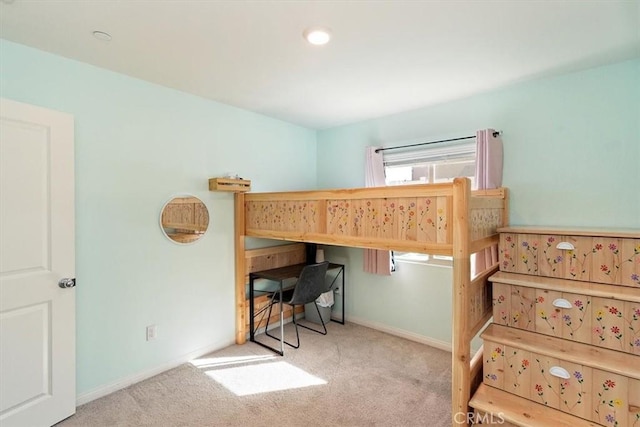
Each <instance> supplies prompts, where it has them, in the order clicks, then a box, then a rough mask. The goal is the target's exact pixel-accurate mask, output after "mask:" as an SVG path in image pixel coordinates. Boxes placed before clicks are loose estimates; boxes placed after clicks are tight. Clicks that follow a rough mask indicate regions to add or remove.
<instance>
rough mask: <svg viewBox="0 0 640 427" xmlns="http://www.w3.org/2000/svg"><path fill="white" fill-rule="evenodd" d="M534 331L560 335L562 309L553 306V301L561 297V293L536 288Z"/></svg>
mask: <svg viewBox="0 0 640 427" xmlns="http://www.w3.org/2000/svg"><path fill="white" fill-rule="evenodd" d="M535 292H536V296H535V302H536V321H535V322H536V328H535V330H536V332H539V333H542V334H546V335H554V336H561V335H562V321H563V318H562V317H563V316H562V311H561V309H560V308H557V307H555V306H554V301H558V300H560V299H561V298H562V293H560V292H554V291H548V290H542V289H536V291H535Z"/></svg>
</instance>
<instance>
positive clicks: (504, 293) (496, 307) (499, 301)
mask: <svg viewBox="0 0 640 427" xmlns="http://www.w3.org/2000/svg"><path fill="white" fill-rule="evenodd" d="M492 295H493V297H492V298H493V301H492V302H493V321H494V323H497V324H500V325H505V326H509V325H510V318H511V286H510V285H505V284H504V283H494V284H493V292H492Z"/></svg>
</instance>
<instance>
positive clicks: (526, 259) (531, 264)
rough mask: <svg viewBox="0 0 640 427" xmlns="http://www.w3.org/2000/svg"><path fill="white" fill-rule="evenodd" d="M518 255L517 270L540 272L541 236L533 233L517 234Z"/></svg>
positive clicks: (525, 272)
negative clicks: (539, 249) (539, 251)
mask: <svg viewBox="0 0 640 427" xmlns="http://www.w3.org/2000/svg"><path fill="white" fill-rule="evenodd" d="M516 244H517V247H518V256H517V257H516V259H515V263H516V272H518V273H522V274H534V275H537V274H538V247H539V246H540V236H537V235H532V234H518V235H517V243H516Z"/></svg>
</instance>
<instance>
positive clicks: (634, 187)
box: [318, 60, 640, 342]
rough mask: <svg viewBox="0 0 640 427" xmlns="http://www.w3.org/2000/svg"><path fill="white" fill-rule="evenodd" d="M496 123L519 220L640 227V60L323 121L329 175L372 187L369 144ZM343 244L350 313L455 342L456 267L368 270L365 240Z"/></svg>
mask: <svg viewBox="0 0 640 427" xmlns="http://www.w3.org/2000/svg"><path fill="white" fill-rule="evenodd" d="M487 127H493V128H494V129H499V130H501V131H502V132H503V141H504V152H505V158H504V186H505V187H508V188H509V189H510V201H511V215H510V222H511V224H513V225H527V224H532V225H533V224H536V225H557V226H592V227H635V228H640V190H639V189H638V187H639V186H640V60H634V61H627V62H623V63H618V64H614V65H610V66H605V67H600V68H594V69H590V70H586V71H582V72H577V73H572V74H566V75H564V76H561V77H556V78H548V79H544V80H537V81H532V82H528V83H522V84H518V85H514V86H511V87H508V88H505V89H502V90H497V91H493V92H490V93H486V94H482V95H478V96H473V97H469V98H465V99H462V100H459V101H455V102H449V103H446V104H442V105H438V106H435V107H431V108H424V109H420V110H415V111H410V112H406V113H402V114H397V115H393V116H389V117H383V118H380V119H376V120H369V121H366V122H362V123H356V124H352V125H348V126H343V127H339V128H334V129H328V130H324V131H320V132H318V186H319V188H344V187H362V186H363V185H364V151H365V149H364V147H366V146H368V145H382V146H394V145H402V141H407V140H415V139H418V138H426V140H434V139H441V138H448V137H456V136H466V135H473V134H475V131H476V130H477V129H483V128H487ZM336 253H337V254H339V256H341V257H344V258H346V259H348V260H349V266H350V268H349V273H348V276H347V282H348V286H349V287H348V289H347V290H348V294H347V296H348V297H347V300H348V303H347V309H348V310H347V316H348V317H349V316H351V317H352V318H358V319H361V320H363V321H366V322H375V323H381V324H385V325H389V326H390V327H394V328H399V329H404V330H407V331H410V332H413V333H416V334H419V335H424V336H426V337H431V338H436V339H440V340H444V341H449V342H450V340H451V332H450V329H451V326H450V321H449V320H450V317H451V298H450V297H449V298H442V296H443V295H449V296H450V293H451V275H450V274H449V275H445V274H443V272H442V269H440V268H437V267H428V266H416V265H410V264H400V265H399V269H398V272H397V273H395V274H394V275H393V276H392V277H391V278H386V277H378V276H374V275H370V274H365V273H363V272H362V267H361V265H362V251H361V250H358V249H348V250H345V249H339V250H338V249H333V250H328V251H327V256H328V257H330V256H336V255H335V254H336ZM416 304H418V305H419V306H421V307H422V308H419V309H417V310H410V309H409V308H410V307H414V306H415V305H416ZM390 306H394V307H397V308H399V309H398V310H389V309H388V307H390ZM348 317H347V318H348Z"/></svg>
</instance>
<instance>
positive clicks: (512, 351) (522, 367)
mask: <svg viewBox="0 0 640 427" xmlns="http://www.w3.org/2000/svg"><path fill="white" fill-rule="evenodd" d="M504 390H505V391H507V392H509V393H513V394H516V395H518V396H520V397H524V398H525V399H530V398H531V353H530V352H528V351H526V350H522V349H519V348H516V347H510V346H507V345H505V347H504Z"/></svg>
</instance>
